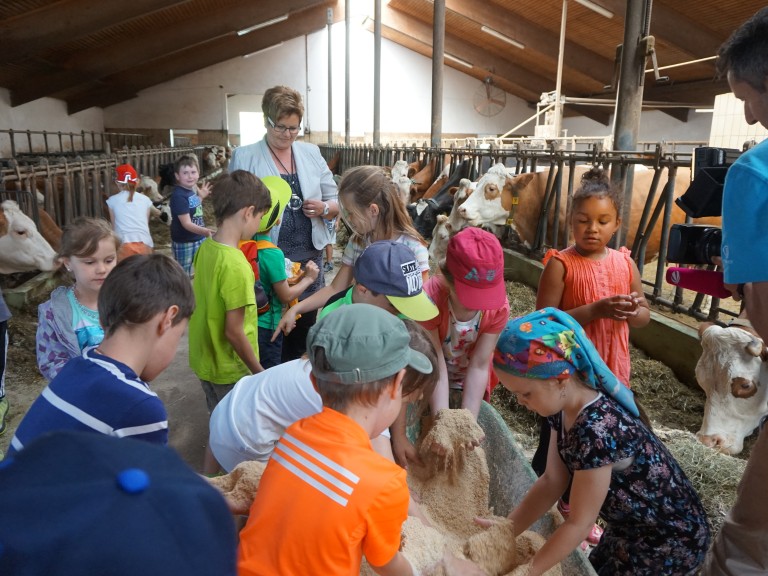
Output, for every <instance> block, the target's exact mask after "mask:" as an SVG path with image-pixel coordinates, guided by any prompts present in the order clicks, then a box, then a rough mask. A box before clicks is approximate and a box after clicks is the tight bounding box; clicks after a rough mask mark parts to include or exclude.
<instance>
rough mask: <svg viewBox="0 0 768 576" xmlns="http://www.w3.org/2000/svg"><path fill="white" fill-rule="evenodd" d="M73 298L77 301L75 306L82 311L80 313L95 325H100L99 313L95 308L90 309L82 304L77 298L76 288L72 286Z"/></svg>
mask: <svg viewBox="0 0 768 576" xmlns="http://www.w3.org/2000/svg"><path fill="white" fill-rule="evenodd" d="M72 296H73V297H74V299H75V304H77V308H78V310H80V313H81V314H82V315H83V316H85V317H86V318H88V319H89V320H91V321H93V322H94V323H95V324H98V323H99V311H98V310H94V309H93V308H88V306H86V305H85V304H83V303H82V302H80V299H79V298H78V297H77V292H76V291H75V286H72Z"/></svg>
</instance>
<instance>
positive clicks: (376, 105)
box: [373, 0, 381, 146]
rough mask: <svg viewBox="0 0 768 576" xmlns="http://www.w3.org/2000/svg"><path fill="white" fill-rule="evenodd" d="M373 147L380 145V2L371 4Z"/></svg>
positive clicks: (376, 1) (379, 0)
mask: <svg viewBox="0 0 768 576" xmlns="http://www.w3.org/2000/svg"><path fill="white" fill-rule="evenodd" d="M373 4H374V7H373V17H374V19H375V20H374V23H373V145H374V146H378V145H379V144H381V0H375V2H374V3H373Z"/></svg>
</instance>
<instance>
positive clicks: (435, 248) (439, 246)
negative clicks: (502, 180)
mask: <svg viewBox="0 0 768 576" xmlns="http://www.w3.org/2000/svg"><path fill="white" fill-rule="evenodd" d="M474 185H475V183H474V182H472V181H471V180H469V179H468V178H462V179H461V180H460V181H459V187H458V189H456V191H455V192H453V195H452V197H451V200H452V201H453V206H452V208H451V213H450V215H449V216H446V215H445V214H438V215H437V219H436V224H435V227H434V228H433V229H432V241H431V242H430V243H429V255H430V256H431V257H432V260H433V261H435V262H438V263H439V262H440V261H441V260H442V259H443V258H445V254H446V251H447V250H448V240H450V238H451V236H453V235H454V234H456V233H457V232H460V231H461V230H462V228H464V227H465V226H466V225H467V223H466V220H464V218H462V217H461V216H460V215H459V209H460V208H461V206H462V204H464V202H465V201H466V200H467V198H469V196H470V195H471V194H472V191H473V189H474ZM428 208H429V207H428Z"/></svg>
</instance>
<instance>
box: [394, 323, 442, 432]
mask: <svg viewBox="0 0 768 576" xmlns="http://www.w3.org/2000/svg"><path fill="white" fill-rule="evenodd" d="M403 324H405V327H406V328H407V329H408V334H409V335H410V336H411V342H410V344H409V346H410V347H411V348H413V349H414V350H416V352H421V353H422V354H424V356H426V357H427V359H428V360H429V363H430V364H432V372H430V373H429V374H422V373H421V372H419V371H418V370H414V369H412V368H410V367H408V366H406V368H405V376H403V396H407V395H408V394H412V393H414V392H418V391H420V392H421V394H422V397H421V400H420V401H419V402H418V403H417V404H416V408H415V409H414V410H412V411H411V412H410V414H409V417H408V424H411V423H415V422H418V421H419V418H420V417H421V415H422V414H423V413H424V411H425V410H426V409H427V407H429V400H430V397H431V396H432V392H433V391H434V389H435V386H437V381H438V379H439V378H440V372H439V368H438V365H437V350H435V345H434V344H433V343H432V338H430V336H429V332H427V330H426V329H425V328H424V327H423V326H422V325H421V324H419V323H418V322H416V321H415V320H411V319H409V318H403Z"/></svg>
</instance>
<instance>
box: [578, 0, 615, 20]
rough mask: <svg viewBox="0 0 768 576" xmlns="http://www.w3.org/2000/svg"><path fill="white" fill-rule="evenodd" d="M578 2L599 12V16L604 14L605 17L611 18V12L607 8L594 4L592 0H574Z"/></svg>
mask: <svg viewBox="0 0 768 576" xmlns="http://www.w3.org/2000/svg"><path fill="white" fill-rule="evenodd" d="M576 2H578V3H579V4H581V5H582V6H584V7H586V8H589V9H590V10H592V11H593V12H597V13H598V14H600V16H605V17H606V18H613V12H611V11H610V10H608V9H607V8H603V7H602V6H600V5H599V4H595V3H594V2H592V0H576Z"/></svg>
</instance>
